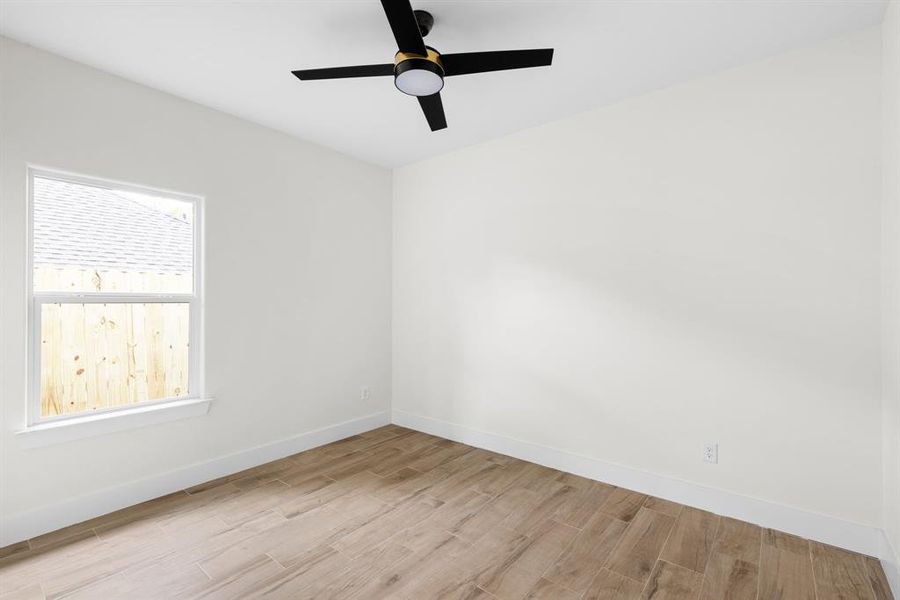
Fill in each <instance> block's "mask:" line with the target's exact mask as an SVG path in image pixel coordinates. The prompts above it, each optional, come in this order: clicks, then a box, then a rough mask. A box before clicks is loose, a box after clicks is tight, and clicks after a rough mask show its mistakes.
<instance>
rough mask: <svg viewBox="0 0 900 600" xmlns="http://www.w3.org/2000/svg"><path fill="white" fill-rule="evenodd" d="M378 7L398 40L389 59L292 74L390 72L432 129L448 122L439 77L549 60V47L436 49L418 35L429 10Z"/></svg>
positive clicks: (429, 21) (384, 2)
mask: <svg viewBox="0 0 900 600" xmlns="http://www.w3.org/2000/svg"><path fill="white" fill-rule="evenodd" d="M381 6H382V7H383V8H384V14H385V15H387V20H388V23H389V24H390V26H391V31H393V32H394V39H395V40H396V41H397V48H398V50H397V54H395V55H394V62H393V63H383V64H377V65H358V66H354V67H333V68H327V69H305V70H301V71H292V73H293V74H294V75H296V76H297V77H298V78H299V79H301V80H312V79H344V78H347V77H380V76H388V75H393V77H394V85H396V86H397V89H398V90H400V91H401V92H403V93H404V94H409V95H410V96H416V97H417V98H418V100H419V105H420V106H421V107H422V112H424V113H425V119H427V120H428V125H429V126H430V127H431V130H432V131H437V130H439V129H444V128H446V127H447V119H446V117H445V116H444V105H443V103H442V102H441V89H442V88H443V87H444V77H451V76H454V75H469V74H471V73H486V72H488V71H504V70H507V69H526V68H529V67H546V66H549V65H550V63H551V62H552V60H553V48H541V49H537V50H500V51H497V52H462V53H457V54H441V53H440V52H438V51H437V50H435V49H434V48H432V47H431V46H426V45H425V42H424V40H423V39H422V38H423V37H425V36H426V35H428V32H430V31H431V27H432V26H433V25H434V17H433V16H432V15H431V13H429V12H427V11H424V10H415V11H414V10H413V9H412V6H410V3H409V0H381Z"/></svg>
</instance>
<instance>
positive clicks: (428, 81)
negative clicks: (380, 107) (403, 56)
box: [394, 59, 444, 96]
mask: <svg viewBox="0 0 900 600" xmlns="http://www.w3.org/2000/svg"><path fill="white" fill-rule="evenodd" d="M394 85H395V86H397V89H398V90H400V91H401V92H403V93H404V94H408V95H410V96H432V95H434V94H437V93H438V92H440V91H441V89H442V88H443V87H444V73H443V71H442V70H441V68H440V66H438V65H437V64H435V63H433V62H431V61H429V60H425V59H409V60H404V61H403V62H400V63H397V66H396V67H395V68H394Z"/></svg>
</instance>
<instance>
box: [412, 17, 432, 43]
mask: <svg viewBox="0 0 900 600" xmlns="http://www.w3.org/2000/svg"><path fill="white" fill-rule="evenodd" d="M413 13H414V14H415V15H416V23H417V24H418V25H419V33H421V34H422V37H425V36H426V35H428V33H429V32H430V31H431V28H432V27H434V17H433V16H432V14H431V13H430V12H428V11H427V10H414V11H413Z"/></svg>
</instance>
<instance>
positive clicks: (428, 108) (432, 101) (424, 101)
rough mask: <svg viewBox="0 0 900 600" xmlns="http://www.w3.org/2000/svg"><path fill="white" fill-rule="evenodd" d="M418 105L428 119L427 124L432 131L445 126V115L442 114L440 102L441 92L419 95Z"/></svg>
mask: <svg viewBox="0 0 900 600" xmlns="http://www.w3.org/2000/svg"><path fill="white" fill-rule="evenodd" d="M418 98H419V106H421V107H422V112H423V113H425V118H426V119H428V126H429V127H431V130H432V131H437V130H438V129H446V128H447V117H445V116H444V103H443V102H441V93H440V92H438V93H437V94H432V95H430V96H419V97H418Z"/></svg>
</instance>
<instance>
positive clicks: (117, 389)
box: [41, 303, 190, 417]
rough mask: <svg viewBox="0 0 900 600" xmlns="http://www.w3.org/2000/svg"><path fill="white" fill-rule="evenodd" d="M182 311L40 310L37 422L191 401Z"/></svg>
mask: <svg viewBox="0 0 900 600" xmlns="http://www.w3.org/2000/svg"><path fill="white" fill-rule="evenodd" d="M189 315H190V305H189V304H186V303H146V304H143V303H135V304H126V303H109V304H90V303H88V304H81V303H64V304H42V305H41V417H53V416H58V415H71V414H74V413H81V412H89V411H94V410H100V409H106V408H114V407H121V406H127V405H132V404H137V403H139V402H146V401H149V400H159V399H162V398H174V397H178V396H186V395H187V394H188V332H189V330H190V328H189Z"/></svg>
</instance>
